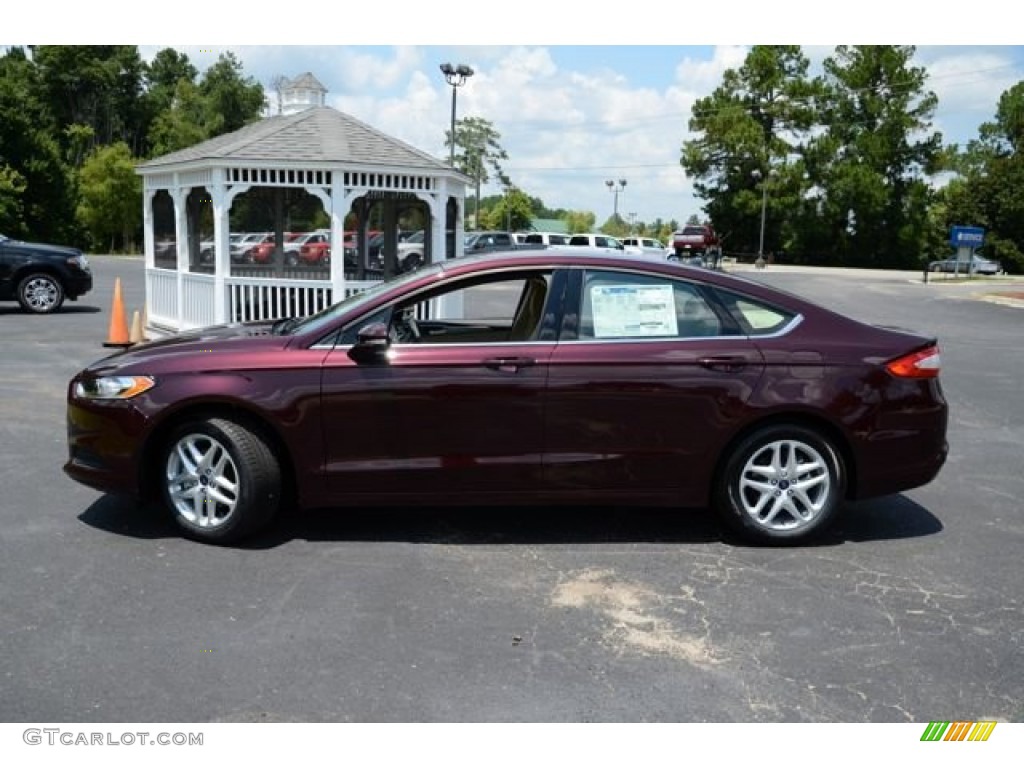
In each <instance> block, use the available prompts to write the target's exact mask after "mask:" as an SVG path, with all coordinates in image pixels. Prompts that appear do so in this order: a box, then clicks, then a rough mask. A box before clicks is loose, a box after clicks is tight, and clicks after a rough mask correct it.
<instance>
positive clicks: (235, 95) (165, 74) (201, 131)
mask: <svg viewBox="0 0 1024 768" xmlns="http://www.w3.org/2000/svg"><path fill="white" fill-rule="evenodd" d="M241 66H242V65H241V63H240V62H239V61H238V59H237V58H236V57H235V56H234V55H233V54H231V53H224V54H221V56H220V58H219V59H217V62H216V63H215V64H213V66H211V67H210V68H209V69H207V70H206V72H205V73H204V74H203V77H202V79H201V80H200V82H199V84H198V85H197V84H196V83H194V82H192V80H190V79H189V77H188V75H189V74H190V72H191V71H192V69H191V64H188V61H187V59H185V60H183V59H182V58H177V59H175V58H173V57H172V56H171V55H170V54H168V55H166V56H164V57H163V59H162V60H161V65H160V68H159V69H158V71H157V73H156V75H157V76H159V77H160V78H161V79H160V80H159V81H158V84H157V85H156V86H154V87H157V88H159V90H158V92H157V95H156V96H155V97H154V98H155V99H156V100H157V101H156V102H155V103H156V104H159V103H160V102H161V101H162V100H163V99H165V98H166V89H168V88H169V87H170V80H171V78H172V77H174V76H175V75H177V76H178V79H177V81H176V82H175V83H174V90H173V96H172V97H171V99H170V102H169V106H167V107H166V108H165V109H164V110H163V111H161V112H159V113H158V114H157V115H156V117H155V118H154V119H153V123H152V126H151V128H150V131H149V145H150V148H151V152H152V153H153V154H154V155H164V154H167V153H168V152H174V151H176V150H179V149H184V148H185V147H190V146H192V145H194V144H198V143H199V142H201V141H205V140H206V139H210V138H213V137H214V136H219V135H221V134H223V133H230V132H231V131H236V130H238V129H239V128H241V127H242V126H244V125H246V124H247V123H251V122H253V121H254V120H258V119H259V117H260V113H261V110H262V109H263V103H264V95H263V87H262V86H261V85H259V84H258V83H256V82H254V81H253V80H252V78H246V77H243V75H242V71H241Z"/></svg>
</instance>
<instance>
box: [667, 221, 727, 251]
mask: <svg viewBox="0 0 1024 768" xmlns="http://www.w3.org/2000/svg"><path fill="white" fill-rule="evenodd" d="M718 246H719V240H718V235H717V234H715V230H714V228H713V227H712V226H711V225H710V224H691V225H687V226H685V227H683V228H682V229H677V230H676V231H675V232H673V233H672V250H673V251H674V252H675V256H676V258H677V259H683V258H685V257H687V256H690V257H696V256H700V257H706V254H708V253H709V251H711V250H712V249H713V248H717V247H718Z"/></svg>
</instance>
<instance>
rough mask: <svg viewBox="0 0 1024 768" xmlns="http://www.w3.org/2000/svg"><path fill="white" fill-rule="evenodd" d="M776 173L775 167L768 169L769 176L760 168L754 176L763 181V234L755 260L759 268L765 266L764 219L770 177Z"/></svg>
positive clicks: (772, 177) (766, 209) (758, 242)
mask: <svg viewBox="0 0 1024 768" xmlns="http://www.w3.org/2000/svg"><path fill="white" fill-rule="evenodd" d="M776 175H777V174H776V171H775V169H774V168H772V169H771V170H770V171H768V176H767V177H765V176H764V175H763V174H762V173H761V172H760V171H758V170H754V172H753V176H754V178H755V179H757V180H758V181H760V182H761V236H760V238H759V239H758V241H757V260H756V261H755V262H754V264H755V265H756V266H757V267H758V268H759V269H763V268H764V220H765V215H766V214H767V212H768V179H774V178H775V176H776Z"/></svg>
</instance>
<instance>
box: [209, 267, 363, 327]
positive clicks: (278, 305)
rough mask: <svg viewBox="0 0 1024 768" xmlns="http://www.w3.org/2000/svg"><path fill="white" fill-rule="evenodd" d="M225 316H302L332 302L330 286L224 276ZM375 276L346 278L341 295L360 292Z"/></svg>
mask: <svg viewBox="0 0 1024 768" xmlns="http://www.w3.org/2000/svg"><path fill="white" fill-rule="evenodd" d="M224 282H225V285H226V287H227V291H228V301H227V307H228V320H229V321H232V322H248V321H250V320H278V319H280V318H283V317H304V316H306V315H312V314H314V313H315V312H319V311H320V310H322V309H326V308H327V307H329V306H330V305H331V304H333V303H334V290H333V288H332V287H331V285H330V283H327V284H325V283H324V281H323V280H288V281H287V282H282V281H281V280H277V279H266V278H257V277H227V278H225V279H224ZM379 282H380V281H379V280H360V281H355V280H350V281H346V283H345V295H346V296H351V295H353V294H355V293H362V292H363V291H365V290H366V289H367V288H370V287H372V286H374V285H377V283H379Z"/></svg>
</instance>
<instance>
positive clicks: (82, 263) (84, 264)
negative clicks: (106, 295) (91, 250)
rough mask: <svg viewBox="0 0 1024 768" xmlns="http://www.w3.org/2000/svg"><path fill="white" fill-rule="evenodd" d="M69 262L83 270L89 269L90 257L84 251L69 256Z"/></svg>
mask: <svg viewBox="0 0 1024 768" xmlns="http://www.w3.org/2000/svg"><path fill="white" fill-rule="evenodd" d="M68 264H74V265H75V266H76V267H78V268H79V269H83V270H88V269H89V259H87V258H86V257H85V254H84V253H80V254H78V255H77V256H71V257H69V258H68Z"/></svg>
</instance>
